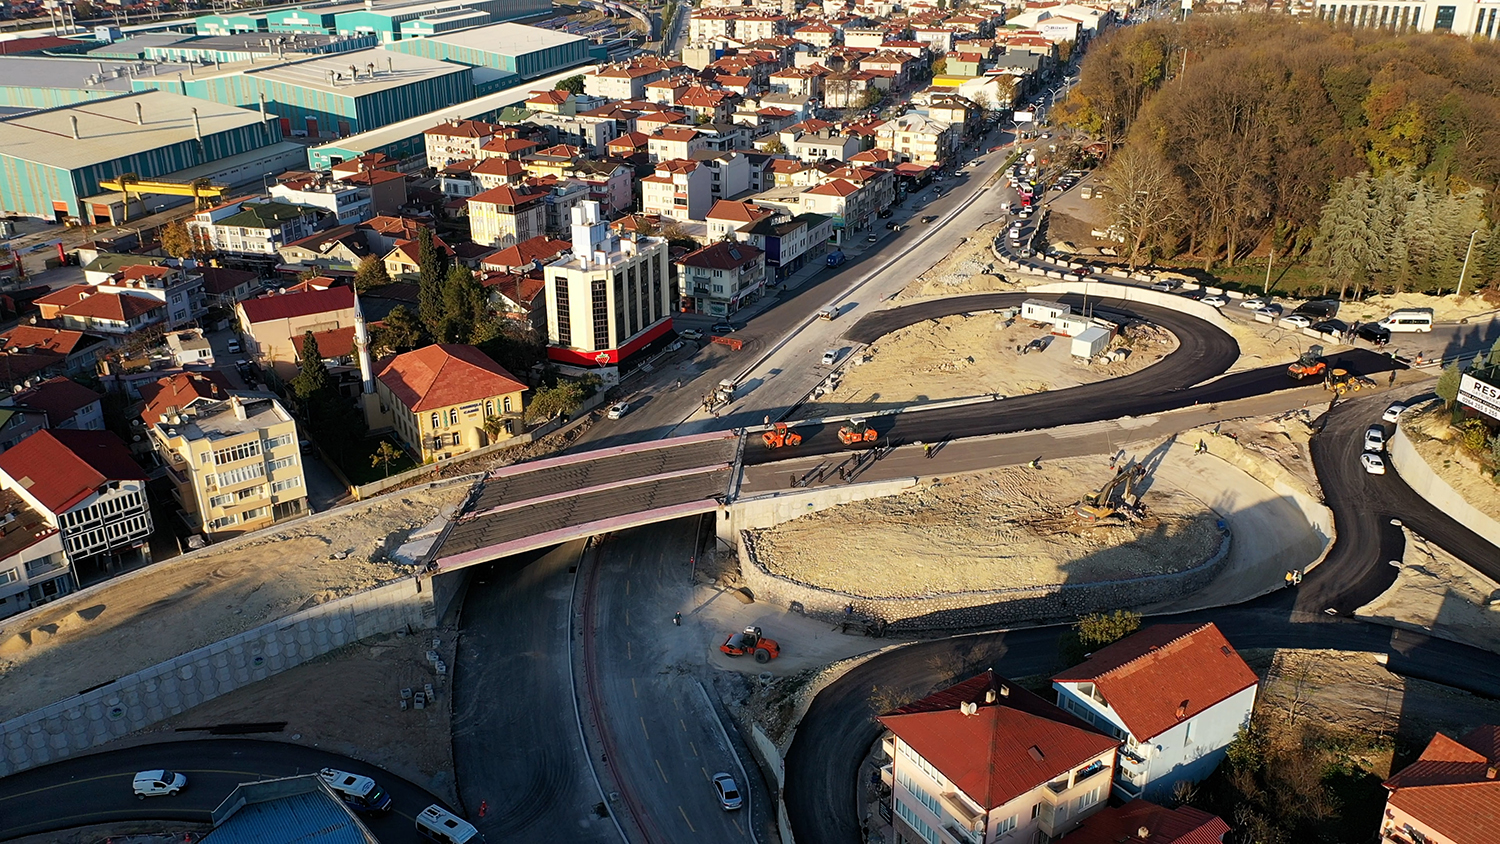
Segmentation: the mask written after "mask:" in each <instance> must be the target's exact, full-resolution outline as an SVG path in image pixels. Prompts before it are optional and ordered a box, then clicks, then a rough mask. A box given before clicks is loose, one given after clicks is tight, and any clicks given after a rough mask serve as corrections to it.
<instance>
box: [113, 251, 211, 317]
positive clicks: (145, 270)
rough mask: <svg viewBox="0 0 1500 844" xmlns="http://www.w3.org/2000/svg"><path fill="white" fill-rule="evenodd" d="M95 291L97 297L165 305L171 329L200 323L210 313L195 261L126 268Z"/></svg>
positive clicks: (200, 274)
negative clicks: (104, 295)
mask: <svg viewBox="0 0 1500 844" xmlns="http://www.w3.org/2000/svg"><path fill="white" fill-rule="evenodd" d="M94 289H95V291H96V292H98V293H107V294H120V295H126V296H142V297H145V298H148V299H155V300H156V301H158V302H160V303H161V304H162V306H163V308H164V310H165V316H166V323H167V325H168V326H169V327H175V326H178V325H182V324H184V323H188V322H192V321H194V320H197V319H201V318H202V317H203V315H204V314H205V313H207V312H208V294H207V293H205V292H204V289H203V273H202V271H201V270H200V269H199V268H198V267H197V266H196V265H195V263H194V262H193V261H186V262H181V261H171V262H169V263H166V264H151V265H140V264H138V265H135V266H130V267H125V268H124V269H122V270H120V271H119V272H117V273H114V274H113V275H111V276H110V277H109V278H108V279H106V280H104V281H102V282H100V283H98V284H96V285H94Z"/></svg>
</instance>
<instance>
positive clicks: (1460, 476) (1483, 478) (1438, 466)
mask: <svg viewBox="0 0 1500 844" xmlns="http://www.w3.org/2000/svg"><path fill="white" fill-rule="evenodd" d="M1448 418H1449V417H1448V411H1447V410H1445V409H1443V406H1442V404H1441V403H1440V402H1434V403H1433V404H1432V405H1431V406H1430V407H1428V408H1427V409H1425V410H1422V411H1420V412H1418V411H1416V410H1415V409H1414V410H1413V411H1412V412H1408V413H1404V414H1402V415H1401V428H1402V429H1403V430H1405V431H1406V435H1407V437H1408V438H1409V439H1410V440H1411V443H1412V445H1413V446H1414V447H1415V448H1416V450H1417V454H1419V455H1421V456H1422V459H1423V460H1426V461H1427V465H1428V466H1430V467H1432V471H1433V472H1435V473H1437V476H1438V477H1439V478H1442V479H1443V482H1444V483H1446V484H1448V486H1451V487H1453V491H1454V492H1456V493H1458V494H1459V495H1461V496H1463V499H1464V500H1465V501H1467V502H1469V504H1471V505H1473V506H1474V507H1475V508H1477V509H1478V510H1479V512H1481V513H1484V514H1485V515H1487V516H1489V517H1490V518H1492V519H1500V485H1496V483H1495V482H1494V481H1493V480H1491V479H1490V477H1489V474H1488V473H1486V472H1485V471H1483V467H1482V466H1481V465H1480V464H1479V461H1477V460H1475V459H1474V458H1473V457H1470V456H1469V455H1468V454H1466V453H1465V452H1464V451H1463V448H1462V446H1460V445H1459V444H1458V443H1457V442H1456V441H1455V440H1454V439H1453V437H1454V436H1455V434H1456V432H1454V431H1453V430H1452V429H1450V428H1449V427H1448Z"/></svg>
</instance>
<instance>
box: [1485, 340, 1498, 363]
mask: <svg viewBox="0 0 1500 844" xmlns="http://www.w3.org/2000/svg"><path fill="white" fill-rule="evenodd" d="M1484 365H1485V366H1486V367H1494V366H1500V337H1496V338H1495V342H1494V343H1491V344H1490V351H1489V354H1487V355H1485V356H1484Z"/></svg>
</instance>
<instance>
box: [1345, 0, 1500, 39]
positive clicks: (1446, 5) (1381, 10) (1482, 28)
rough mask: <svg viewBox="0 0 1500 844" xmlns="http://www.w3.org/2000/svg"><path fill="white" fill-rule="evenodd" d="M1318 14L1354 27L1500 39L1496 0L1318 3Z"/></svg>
mask: <svg viewBox="0 0 1500 844" xmlns="http://www.w3.org/2000/svg"><path fill="white" fill-rule="evenodd" d="M1317 15H1318V17H1320V18H1322V19H1324V20H1330V21H1335V22H1337V23H1345V24H1349V25H1351V26H1357V27H1368V28H1380V29H1389V30H1394V31H1396V32H1451V33H1453V34H1454V35H1463V36H1467V37H1475V36H1480V37H1484V38H1495V37H1500V3H1496V2H1495V1H1494V0H1428V2H1424V3H1399V2H1398V3H1391V2H1381V0H1352V2H1337V3H1326V2H1321V0H1320V2H1318V4H1317Z"/></svg>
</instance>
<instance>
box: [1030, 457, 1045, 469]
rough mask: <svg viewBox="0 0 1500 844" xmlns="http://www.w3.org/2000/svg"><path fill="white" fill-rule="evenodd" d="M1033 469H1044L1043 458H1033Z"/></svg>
mask: <svg viewBox="0 0 1500 844" xmlns="http://www.w3.org/2000/svg"><path fill="white" fill-rule="evenodd" d="M1031 468H1033V469H1040V468H1042V458H1040V457H1033V458H1031Z"/></svg>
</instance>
